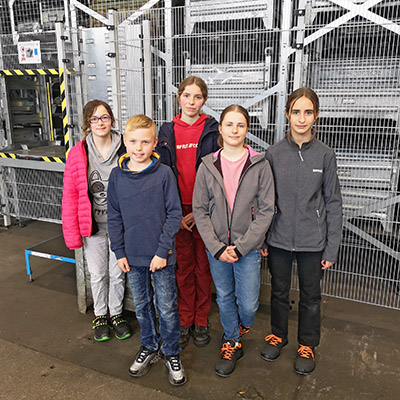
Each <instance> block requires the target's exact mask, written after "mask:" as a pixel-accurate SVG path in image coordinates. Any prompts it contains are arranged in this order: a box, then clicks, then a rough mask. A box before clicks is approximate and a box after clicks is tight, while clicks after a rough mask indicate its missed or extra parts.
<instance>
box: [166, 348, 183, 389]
mask: <svg viewBox="0 0 400 400" xmlns="http://www.w3.org/2000/svg"><path fill="white" fill-rule="evenodd" d="M165 366H166V367H167V368H168V372H169V376H168V379H169V383H170V384H171V385H174V386H181V385H183V384H184V383H185V382H186V374H185V370H184V369H183V367H182V363H181V359H180V357H179V355H176V356H165Z"/></svg>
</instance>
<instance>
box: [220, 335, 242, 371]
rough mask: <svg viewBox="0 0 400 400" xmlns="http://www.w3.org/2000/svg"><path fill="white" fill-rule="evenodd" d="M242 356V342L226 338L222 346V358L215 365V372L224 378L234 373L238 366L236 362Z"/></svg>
mask: <svg viewBox="0 0 400 400" xmlns="http://www.w3.org/2000/svg"><path fill="white" fill-rule="evenodd" d="M242 357H243V349H242V344H241V343H240V342H235V341H234V340H225V341H224V343H223V344H222V347H221V359H220V360H219V361H218V362H217V365H216V366H215V373H216V374H217V375H218V376H222V377H223V378H226V377H228V376H230V375H232V372H233V371H234V370H235V367H236V362H237V361H239V360H240V359H241V358H242Z"/></svg>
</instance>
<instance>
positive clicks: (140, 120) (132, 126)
mask: <svg viewBox="0 0 400 400" xmlns="http://www.w3.org/2000/svg"><path fill="white" fill-rule="evenodd" d="M140 128H150V129H152V130H153V131H154V139H155V138H156V137H157V129H156V124H155V123H154V121H153V120H152V119H151V118H149V117H148V116H147V115H143V114H138V115H134V116H133V117H130V118H129V119H128V121H127V122H126V125H125V130H124V133H126V132H132V131H134V130H136V129H140Z"/></svg>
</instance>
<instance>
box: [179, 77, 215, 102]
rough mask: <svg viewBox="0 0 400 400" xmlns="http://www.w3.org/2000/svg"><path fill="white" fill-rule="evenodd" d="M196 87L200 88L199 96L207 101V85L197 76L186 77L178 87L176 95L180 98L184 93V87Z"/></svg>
mask: <svg viewBox="0 0 400 400" xmlns="http://www.w3.org/2000/svg"><path fill="white" fill-rule="evenodd" d="M193 84H194V85H196V86H198V87H199V88H200V90H201V94H202V95H203V97H204V100H207V98H208V87H207V84H206V83H205V82H204V81H203V79H201V78H199V77H198V76H194V75H191V76H187V77H186V78H185V79H184V80H183V81H182V82H181V83H180V84H179V87H178V93H177V96H178V97H180V96H181V94H182V93H183V92H184V90H185V88H186V86H190V85H193Z"/></svg>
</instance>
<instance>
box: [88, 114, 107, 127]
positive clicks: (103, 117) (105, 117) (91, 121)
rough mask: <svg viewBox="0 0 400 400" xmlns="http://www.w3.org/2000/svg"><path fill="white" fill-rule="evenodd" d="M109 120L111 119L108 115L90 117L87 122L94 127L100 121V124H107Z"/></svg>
mask: <svg viewBox="0 0 400 400" xmlns="http://www.w3.org/2000/svg"><path fill="white" fill-rule="evenodd" d="M110 119H111V117H110V116H109V115H102V116H101V117H94V116H93V117H90V118H89V122H90V123H91V124H92V125H94V124H97V123H98V122H99V121H100V120H101V122H104V123H105V122H108V121H110Z"/></svg>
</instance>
